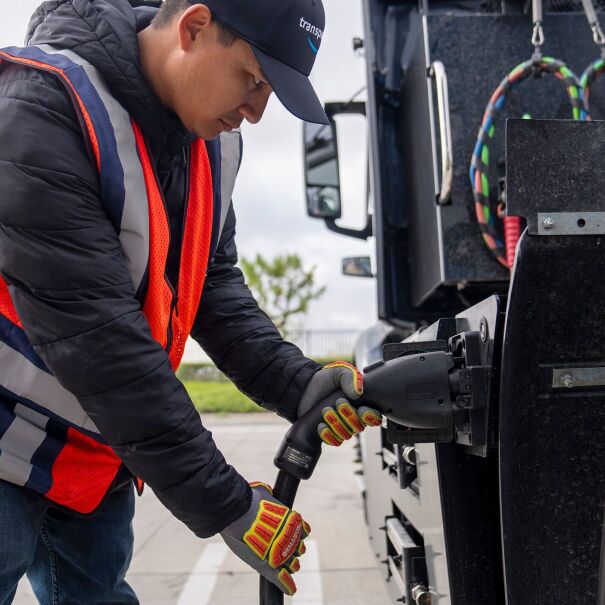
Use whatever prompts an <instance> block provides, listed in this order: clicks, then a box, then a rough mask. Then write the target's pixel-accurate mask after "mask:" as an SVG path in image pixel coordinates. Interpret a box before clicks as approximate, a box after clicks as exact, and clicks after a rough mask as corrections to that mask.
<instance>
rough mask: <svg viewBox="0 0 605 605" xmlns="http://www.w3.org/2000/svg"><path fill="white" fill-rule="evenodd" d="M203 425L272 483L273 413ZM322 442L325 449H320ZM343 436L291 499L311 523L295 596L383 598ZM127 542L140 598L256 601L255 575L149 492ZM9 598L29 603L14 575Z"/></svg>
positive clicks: (381, 601)
mask: <svg viewBox="0 0 605 605" xmlns="http://www.w3.org/2000/svg"><path fill="white" fill-rule="evenodd" d="M203 421H204V424H205V425H206V426H207V427H208V428H209V429H210V430H212V432H213V435H214V438H215V440H216V442H217V444H218V446H219V448H220V449H221V451H222V452H223V454H224V455H225V457H226V458H227V460H228V461H229V462H230V463H231V464H232V465H233V466H235V468H237V469H238V471H239V472H240V473H242V474H243V475H244V476H245V477H246V478H247V479H248V480H250V481H265V482H267V483H270V484H272V483H273V481H274V479H275V474H276V472H275V469H274V467H273V465H272V460H273V455H274V453H275V450H276V449H277V446H278V444H279V442H280V441H281V438H282V436H283V435H284V433H285V431H286V429H287V427H288V424H287V423H286V422H285V421H283V420H281V419H280V418H277V417H276V416H274V415H272V414H247V415H241V416H239V415H233V416H227V417H217V416H212V415H205V416H204V417H203ZM324 449H326V450H327V448H324ZM353 458H354V452H353V449H352V447H351V445H350V444H344V445H343V446H341V447H340V448H337V449H336V448H330V449H329V451H324V454H323V455H322V458H321V460H320V462H319V464H318V467H317V469H316V471H315V474H314V475H313V477H312V478H311V479H310V480H309V481H308V482H305V483H304V484H303V485H302V486H301V488H300V490H299V492H298V497H297V500H296V504H295V508H296V509H297V510H298V511H300V512H301V513H302V515H303V516H304V517H305V519H307V521H308V522H309V523H310V524H311V526H312V530H313V531H312V534H311V536H310V537H309V538H308V539H307V541H306V544H307V553H306V554H305V555H304V556H303V557H302V558H301V565H302V569H301V571H300V572H299V573H297V574H295V576H294V578H295V581H296V583H297V586H298V593H297V594H296V595H295V596H294V597H293V598H292V599H288V598H286V600H285V603H286V604H288V603H292V604H294V605H386V604H390V603H391V600H390V599H389V597H388V595H387V592H386V589H385V586H384V580H383V574H384V572H383V570H381V569H379V567H380V564H379V563H377V562H376V559H375V557H374V555H373V554H372V552H371V550H370V548H369V545H368V539H367V532H366V527H365V524H364V521H363V512H362V506H361V497H360V495H359V492H358V489H357V486H356V483H355V478H354V477H355V476H354V470H355V467H354V464H353ZM134 529H135V551H134V558H133V561H132V565H131V567H130V572H129V574H128V580H129V582H130V584H131V585H132V587H133V588H134V589H135V591H136V592H137V594H138V596H139V599H140V601H141V604H142V605H248V604H249V605H256V604H257V603H258V575H257V574H256V573H254V572H253V571H252V570H250V568H248V567H247V566H246V565H245V564H244V563H242V562H241V561H240V560H239V559H238V558H237V557H236V556H235V555H233V554H232V553H231V552H230V551H229V550H228V549H227V547H226V546H225V545H224V544H223V542H222V540H221V539H220V538H212V539H210V540H200V539H198V538H196V537H195V536H194V535H193V534H191V532H189V530H188V529H187V528H186V527H185V526H184V525H182V524H181V523H180V522H179V521H177V520H176V519H175V518H174V517H172V515H171V514H170V513H169V512H168V511H167V510H166V509H164V508H163V507H162V506H161V504H159V502H158V501H157V499H156V498H155V496H154V495H153V493H152V492H151V490H145V493H144V495H143V496H142V497H141V498H139V499H138V500H137V512H136V515H135V521H134ZM14 603H15V605H35V604H36V603H37V601H36V599H35V597H34V596H33V594H32V592H31V588H30V587H29V585H28V583H27V581H23V582H22V583H21V585H20V587H19V590H18V592H17V597H16V599H15V601H14Z"/></svg>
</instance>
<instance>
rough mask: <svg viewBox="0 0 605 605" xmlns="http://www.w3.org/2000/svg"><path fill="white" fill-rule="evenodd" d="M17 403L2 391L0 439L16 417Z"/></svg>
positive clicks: (0, 394) (0, 396)
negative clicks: (3, 394)
mask: <svg viewBox="0 0 605 605" xmlns="http://www.w3.org/2000/svg"><path fill="white" fill-rule="evenodd" d="M14 409H15V403H14V402H13V401H11V400H10V399H8V398H5V397H2V393H0V439H2V435H4V433H6V431H7V429H8V427H9V426H10V425H11V424H12V423H13V420H14V419H15V413H14Z"/></svg>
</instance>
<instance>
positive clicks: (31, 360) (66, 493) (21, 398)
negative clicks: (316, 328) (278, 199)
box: [0, 45, 239, 513]
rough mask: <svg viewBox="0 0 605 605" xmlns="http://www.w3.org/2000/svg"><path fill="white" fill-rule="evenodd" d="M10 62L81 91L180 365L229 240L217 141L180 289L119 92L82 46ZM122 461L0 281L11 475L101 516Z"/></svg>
mask: <svg viewBox="0 0 605 605" xmlns="http://www.w3.org/2000/svg"><path fill="white" fill-rule="evenodd" d="M2 62H11V63H17V64H21V65H26V66H28V67H33V68H36V69H40V70H42V71H46V72H49V73H52V74H54V75H56V76H57V77H58V78H59V79H60V80H61V81H62V82H63V84H64V85H65V86H66V88H67V90H68V92H69V93H70V96H71V98H72V100H73V102H74V106H75V108H76V112H77V113H78V114H79V116H80V118H81V123H82V124H83V133H84V136H85V137H86V138H87V139H88V142H89V143H90V148H91V149H92V151H93V156H94V160H95V161H96V165H97V168H98V170H99V175H100V185H101V198H102V201H103V204H104V206H105V208H106V210H107V213H108V215H109V217H110V219H111V220H112V222H113V224H114V226H115V228H116V231H117V233H118V236H119V237H120V242H121V245H122V250H123V252H124V257H125V260H126V264H127V266H128V270H129V273H130V275H131V278H132V280H133V286H134V289H135V291H138V290H139V287H140V286H141V285H142V284H143V282H144V280H146V285H147V288H146V295H145V298H144V300H143V301H142V302H143V313H144V315H145V317H146V319H147V321H148V323H149V328H150V330H151V334H152V336H153V338H154V339H155V340H156V341H157V342H158V343H160V345H161V346H162V347H163V348H164V349H165V350H166V352H167V354H168V356H169V360H170V363H171V365H172V367H173V369H175V370H176V369H177V367H178V365H179V363H180V361H181V358H182V356H183V352H184V348H185V342H186V341H187V338H188V336H189V334H190V332H191V328H192V326H193V322H194V319H195V316H196V313H197V309H198V306H199V302H200V298H201V294H202V289H203V286H204V279H205V275H206V269H207V265H208V262H209V256H210V253H211V244H212V243H213V240H214V241H216V240H217V239H218V238H217V233H216V231H217V225H218V224H220V220H219V221H217V214H221V208H220V196H218V197H219V204H218V208H215V203H216V200H217V196H216V195H213V171H212V169H211V163H210V160H209V155H208V149H207V146H208V145H209V144H210V143H206V142H204V141H203V140H201V139H198V140H196V141H195V142H194V143H193V144H192V148H191V160H190V178H189V183H190V187H189V194H188V201H187V205H186V215H185V217H184V230H183V241H182V249H181V257H180V267H179V279H178V292H175V291H174V289H173V288H172V286H171V284H170V283H169V282H168V280H167V277H166V261H167V257H168V247H169V241H170V227H169V222H168V217H167V213H166V208H165V205H164V201H163V197H162V191H161V187H160V185H159V183H158V180H157V176H156V174H155V171H154V167H153V164H152V162H151V160H150V157H149V152H148V149H147V145H146V142H145V139H144V136H143V134H142V132H141V130H140V128H139V127H138V126H137V124H136V123H135V122H134V121H133V120H131V118H130V116H128V114H127V113H126V112H125V110H124V109H123V108H122V107H121V106H120V105H119V103H118V102H117V101H116V99H115V98H113V96H112V95H111V93H110V92H109V89H108V87H107V85H106V84H105V82H104V79H103V77H102V76H101V74H100V73H99V72H98V71H97V70H96V69H95V68H94V67H93V66H92V65H91V64H89V63H87V62H86V61H84V60H83V59H82V58H81V57H79V56H78V55H77V54H75V53H74V52H72V51H69V50H62V49H57V48H54V47H51V46H48V45H41V46H37V47H27V48H8V49H4V50H0V65H1V64H2ZM237 136H239V135H237ZM238 149H239V146H238ZM234 176H235V175H233V177H234ZM221 188H222V189H224V186H223V183H222V182H221ZM227 189H228V188H227ZM231 191H232V187H231V190H230V191H228V192H227V193H225V191H221V192H220V193H222V194H223V197H224V196H225V195H228V196H229V197H230V193H231ZM224 203H225V200H223V204H224ZM223 210H224V208H223ZM213 227H214V235H215V237H214V238H213V237H212V235H213ZM143 285H144V284H143ZM24 427H26V429H27V430H23V428H24ZM120 465H121V461H120V459H119V458H118V457H117V455H116V454H115V453H114V451H113V450H112V448H111V447H109V446H108V445H105V444H104V443H103V438H102V436H101V435H100V433H99V431H98V429H97V427H96V426H95V425H94V422H93V421H92V420H91V419H90V418H89V417H88V416H87V415H86V413H85V412H84V410H83V409H82V408H81V406H80V404H79V403H78V401H77V399H76V398H75V397H74V396H73V395H72V394H71V393H69V392H68V391H67V390H66V389H64V388H63V387H62V386H61V385H60V384H59V383H58V381H57V380H56V379H55V378H54V377H53V376H52V374H51V372H50V371H49V370H48V368H47V367H46V366H45V364H44V362H43V361H42V360H41V359H40V358H39V357H38V356H37V354H36V353H35V351H34V350H33V347H31V345H30V343H29V341H28V340H27V337H26V335H25V332H24V330H23V325H22V323H21V321H20V319H19V316H18V314H17V311H16V310H15V307H14V305H13V302H12V299H11V294H10V288H9V287H8V286H7V284H6V283H5V282H4V280H2V279H1V278H0V479H4V480H7V481H11V482H13V483H16V484H18V485H23V486H25V487H28V488H30V489H33V490H35V491H38V492H40V493H42V494H44V495H45V496H46V497H47V498H49V499H50V500H52V501H54V502H56V503H58V504H61V505H63V506H67V507H69V508H71V509H73V510H76V511H78V512H81V513H89V512H92V511H94V510H95V509H96V508H97V506H98V505H99V504H100V502H101V501H102V499H103V497H104V495H105V494H106V493H107V491H108V489H109V488H110V487H111V485H112V483H113V481H114V479H115V477H116V475H117V472H118V469H119V467H120Z"/></svg>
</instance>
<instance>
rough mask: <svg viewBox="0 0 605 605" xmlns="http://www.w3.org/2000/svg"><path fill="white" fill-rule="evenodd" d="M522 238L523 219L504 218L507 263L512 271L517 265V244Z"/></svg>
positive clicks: (514, 217) (516, 217) (515, 217)
mask: <svg viewBox="0 0 605 605" xmlns="http://www.w3.org/2000/svg"><path fill="white" fill-rule="evenodd" d="M520 237H521V217H520V216H505V217H504V242H505V244H506V261H507V263H508V268H509V269H510V270H511V271H512V270H513V266H514V264H515V252H516V250H517V243H518V242H519V238H520Z"/></svg>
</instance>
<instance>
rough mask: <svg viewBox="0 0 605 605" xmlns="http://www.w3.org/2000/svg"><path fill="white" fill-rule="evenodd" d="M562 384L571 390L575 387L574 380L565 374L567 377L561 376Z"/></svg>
mask: <svg viewBox="0 0 605 605" xmlns="http://www.w3.org/2000/svg"><path fill="white" fill-rule="evenodd" d="M561 384H562V385H563V386H564V387H565V388H567V389H571V387H573V378H572V377H571V376H570V375H569V374H565V376H561Z"/></svg>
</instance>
